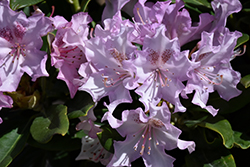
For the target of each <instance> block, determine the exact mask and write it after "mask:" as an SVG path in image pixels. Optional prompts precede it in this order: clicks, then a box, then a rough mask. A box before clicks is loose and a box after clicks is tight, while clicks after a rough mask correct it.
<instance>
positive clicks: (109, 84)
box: [103, 73, 128, 88]
mask: <svg viewBox="0 0 250 167" xmlns="http://www.w3.org/2000/svg"><path fill="white" fill-rule="evenodd" d="M116 74H118V73H116ZM118 75H120V74H118ZM126 77H128V74H126V73H125V74H122V75H120V76H119V77H118V78H117V79H116V80H114V79H113V78H111V79H110V80H108V78H104V79H103V83H104V86H105V87H106V88H109V87H112V86H114V85H115V84H116V83H118V82H119V81H122V80H124V79H125V78H126Z"/></svg>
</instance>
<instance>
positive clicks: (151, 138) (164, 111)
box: [107, 103, 195, 166]
mask: <svg viewBox="0 0 250 167" xmlns="http://www.w3.org/2000/svg"><path fill="white" fill-rule="evenodd" d="M122 122H123V124H122V125H121V126H120V127H118V128H117V129H116V130H117V131H118V132H119V133H120V134H121V135H122V136H123V137H125V136H126V139H125V140H124V141H117V142H116V141H115V142H114V148H115V152H114V156H113V158H112V160H111V161H110V163H109V164H108V165H107V166H131V162H132V161H134V160H136V159H137V158H139V157H142V159H143V161H144V163H145V165H146V166H173V161H174V158H172V157H171V156H169V155H167V154H166V153H165V150H172V149H175V148H177V147H180V149H186V148H188V149H189V150H190V152H192V151H193V150H194V147H195V144H194V142H186V141H182V140H179V139H178V138H179V135H180V134H181V131H180V130H179V129H178V128H176V127H175V126H173V125H172V124H171V123H170V112H169V110H168V107H167V105H166V104H165V103H164V104H163V106H161V107H153V105H150V110H149V116H147V115H146V114H145V113H144V112H143V110H142V109H141V108H138V109H136V110H130V111H129V110H126V111H123V113H122Z"/></svg>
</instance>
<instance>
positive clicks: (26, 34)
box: [0, 1, 53, 91]
mask: <svg viewBox="0 0 250 167" xmlns="http://www.w3.org/2000/svg"><path fill="white" fill-rule="evenodd" d="M52 28H53V27H52V21H51V20H50V19H49V18H46V17H44V14H42V13H38V14H34V15H32V16H30V17H29V18H27V17H26V15H25V14H24V13H23V12H22V11H20V12H15V11H13V10H11V9H10V8H9V4H8V2H7V1H1V2H0V49H1V53H0V71H1V76H0V80H1V82H2V85H1V86H0V91H15V90H16V88H17V86H18V84H19V81H20V79H21V77H22V75H23V73H24V72H25V73H27V74H28V75H29V76H31V77H32V80H33V81H35V80H36V78H38V77H40V76H48V73H47V71H46V69H45V63H46V60H47V55H46V52H44V51H40V49H41V47H42V45H43V41H42V39H41V36H44V35H46V34H47V33H48V32H49V31H51V30H52Z"/></svg>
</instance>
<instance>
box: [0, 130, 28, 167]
mask: <svg viewBox="0 0 250 167" xmlns="http://www.w3.org/2000/svg"><path fill="white" fill-rule="evenodd" d="M27 129H28V128H26V130H24V131H22V132H19V128H16V129H13V130H11V131H10V132H9V133H6V134H4V135H3V136H1V138H0V148H1V151H0V166H2V167H5V166H8V165H9V164H10V163H11V162H12V160H13V159H14V158H15V157H16V156H17V155H18V154H19V153H20V152H21V151H22V150H23V148H24V146H25V144H26V140H27V138H28V136H29V131H28V130H27Z"/></svg>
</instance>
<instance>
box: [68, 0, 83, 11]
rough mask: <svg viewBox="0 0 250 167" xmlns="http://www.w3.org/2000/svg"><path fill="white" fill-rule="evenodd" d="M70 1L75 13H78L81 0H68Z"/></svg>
mask: <svg viewBox="0 0 250 167" xmlns="http://www.w3.org/2000/svg"><path fill="white" fill-rule="evenodd" d="M67 1H68V3H70V4H71V8H72V10H73V12H74V13H77V12H78V11H79V10H80V9H81V7H80V4H79V0H67Z"/></svg>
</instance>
